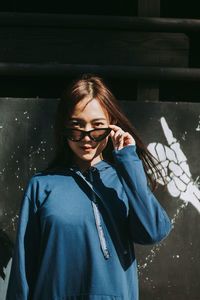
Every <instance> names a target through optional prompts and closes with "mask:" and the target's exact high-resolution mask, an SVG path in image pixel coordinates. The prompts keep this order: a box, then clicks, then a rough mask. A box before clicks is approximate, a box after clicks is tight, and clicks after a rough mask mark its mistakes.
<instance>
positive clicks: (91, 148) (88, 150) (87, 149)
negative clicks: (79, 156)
mask: <svg viewBox="0 0 200 300" xmlns="http://www.w3.org/2000/svg"><path fill="white" fill-rule="evenodd" d="M94 148H95V147H92V146H83V147H81V149H82V150H83V151H85V152H91V151H92V150H93V149H94Z"/></svg>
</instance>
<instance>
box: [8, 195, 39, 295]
mask: <svg viewBox="0 0 200 300" xmlns="http://www.w3.org/2000/svg"><path fill="white" fill-rule="evenodd" d="M30 194H31V193H26V194H25V197H24V199H23V201H22V204H21V210H20V218H19V224H18V229H17V236H16V241H15V247H14V254H13V259H12V267H11V272H10V278H9V284H8V290H7V296H6V300H27V299H30V298H29V297H30V295H31V292H32V289H33V287H34V283H35V278H36V271H37V249H39V222H38V220H37V211H36V208H35V205H34V201H33V199H31V197H30Z"/></svg>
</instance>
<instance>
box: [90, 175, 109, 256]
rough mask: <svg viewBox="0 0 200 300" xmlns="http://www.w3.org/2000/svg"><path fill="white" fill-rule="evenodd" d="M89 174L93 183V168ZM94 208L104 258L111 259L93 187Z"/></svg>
mask: <svg viewBox="0 0 200 300" xmlns="http://www.w3.org/2000/svg"><path fill="white" fill-rule="evenodd" d="M89 175H90V181H91V183H92V182H93V176H92V171H91V170H90V171H89ZM92 208H93V212H94V217H95V223H96V227H97V232H98V236H99V240H100V245H101V250H102V252H103V255H104V258H105V259H109V258H110V253H109V251H108V248H107V244H106V239H105V236H104V232H103V227H102V224H101V217H100V213H99V209H98V205H97V199H96V194H95V192H94V191H93V189H92Z"/></svg>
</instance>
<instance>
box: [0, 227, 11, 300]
mask: <svg viewBox="0 0 200 300" xmlns="http://www.w3.org/2000/svg"><path fill="white" fill-rule="evenodd" d="M12 249H13V243H12V242H11V241H10V239H9V238H8V236H7V234H6V233H5V232H4V231H3V230H2V229H0V300H4V299H5V296H6V290H7V285H8V278H9V274H10V267H11V257H12Z"/></svg>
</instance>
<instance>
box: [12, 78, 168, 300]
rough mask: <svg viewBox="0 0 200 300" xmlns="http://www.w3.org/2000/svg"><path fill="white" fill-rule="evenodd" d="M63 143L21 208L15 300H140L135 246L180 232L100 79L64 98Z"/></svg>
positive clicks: (147, 158) (59, 135)
mask: <svg viewBox="0 0 200 300" xmlns="http://www.w3.org/2000/svg"><path fill="white" fill-rule="evenodd" d="M55 133H56V135H55V136H56V158H55V160H54V162H53V163H52V165H51V168H50V169H48V170H46V171H43V172H41V173H38V174H36V175H35V176H34V177H33V178H32V179H31V180H30V182H29V185H28V187H27V190H26V193H25V197H24V200H23V203H22V207H21V216H20V222H19V227H18V232H17V240H16V244H15V251H14V256H13V264H12V270H11V275H10V281H9V287H8V292H7V300H27V299H31V300H61V299H62V300H122V299H123V300H137V299H138V282H137V266H136V259H135V254H134V243H139V244H142V245H150V244H154V243H157V242H160V241H161V240H162V239H163V238H165V237H166V236H167V234H168V233H169V231H170V229H171V225H170V221H169V219H168V217H167V215H166V213H165V211H164V210H163V208H162V207H161V206H160V204H159V203H158V201H157V200H156V199H155V197H154V195H153V194H152V192H151V191H150V189H149V187H148V185H149V184H151V185H152V187H153V188H155V178H156V176H159V171H158V170H157V168H156V165H155V163H154V160H153V158H152V156H151V154H150V153H149V152H148V150H147V148H146V147H145V145H144V144H143V143H142V141H141V140H140V139H139V137H138V135H137V134H136V132H135V129H134V128H133V127H132V126H131V124H130V123H129V121H128V120H127V119H126V117H125V116H124V114H123V113H122V112H121V110H120V108H119V107H118V105H117V103H116V100H115V98H114V96H113V95H112V93H111V92H110V90H109V89H108V88H107V87H106V85H105V84H104V83H103V81H102V80H101V79H100V78H98V77H95V76H89V75H87V76H86V75H85V76H83V77H82V78H81V79H78V80H77V81H75V82H74V83H73V84H72V85H71V86H70V87H69V88H68V89H67V91H66V92H65V93H64V94H63V97H62V99H61V101H60V104H59V106H58V111H57V118H56V123H55ZM145 173H146V174H145Z"/></svg>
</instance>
